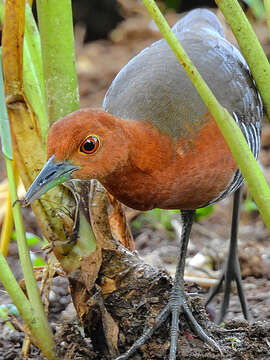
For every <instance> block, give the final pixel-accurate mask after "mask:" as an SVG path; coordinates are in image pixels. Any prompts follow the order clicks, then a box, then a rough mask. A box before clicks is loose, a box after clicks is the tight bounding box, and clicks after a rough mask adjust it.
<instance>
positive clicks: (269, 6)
mask: <svg viewBox="0 0 270 360" xmlns="http://www.w3.org/2000/svg"><path fill="white" fill-rule="evenodd" d="M264 10H265V15H266V20H267V26H268V33H269V36H270V0H264Z"/></svg>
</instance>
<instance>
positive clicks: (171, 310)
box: [115, 287, 222, 360]
mask: <svg viewBox="0 0 270 360" xmlns="http://www.w3.org/2000/svg"><path fill="white" fill-rule="evenodd" d="M181 309H182V311H183V313H184V314H185V316H186V317H187V319H188V320H189V322H190V324H191V327H192V328H193V330H194V332H195V334H196V335H198V336H199V337H200V338H201V339H202V340H203V341H205V342H206V343H207V344H208V345H210V346H211V347H213V348H215V349H217V350H218V351H219V352H220V353H221V354H222V352H221V349H220V347H219V346H218V344H217V343H216V342H215V341H214V340H213V339H211V338H210V337H209V336H208V335H207V334H206V333H205V332H204V330H203V329H202V327H201V326H200V325H199V324H198V322H197V320H196V319H195V318H194V316H193V315H192V312H191V310H190V309H189V307H188V304H187V302H186V299H185V293H184V292H183V291H182V289H179V288H177V289H175V287H173V289H172V293H171V296H170V299H169V301H168V303H167V305H166V306H165V308H164V309H163V310H162V311H161V312H160V313H159V314H158V315H157V317H156V319H155V323H154V325H153V326H148V327H146V328H145V330H144V331H143V334H142V336H141V337H140V338H139V339H138V340H136V341H135V343H134V344H133V345H132V346H131V347H130V348H129V349H128V350H127V351H126V352H125V353H124V354H122V355H120V356H118V357H117V358H116V359H115V360H126V359H128V358H129V357H130V356H131V355H132V354H134V353H135V352H136V351H137V350H138V349H139V348H140V347H141V346H142V345H143V344H145V342H146V341H147V340H149V339H150V338H151V336H152V335H153V333H154V331H155V330H157V329H158V328H159V327H160V325H162V324H163V323H165V322H166V321H167V319H168V317H169V315H170V314H171V346H170V356H169V360H175V359H176V354H177V343H178V335H179V330H178V328H179V326H178V323H179V315H180V311H181Z"/></svg>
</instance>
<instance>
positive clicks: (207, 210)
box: [195, 205, 214, 221]
mask: <svg viewBox="0 0 270 360" xmlns="http://www.w3.org/2000/svg"><path fill="white" fill-rule="evenodd" d="M213 211H214V205H209V206H206V207H204V208H201V209H198V210H196V215H195V221H199V220H200V219H201V218H204V217H208V216H210V215H211V214H212V212H213Z"/></svg>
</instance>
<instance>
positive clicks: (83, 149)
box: [79, 135, 100, 155]
mask: <svg viewBox="0 0 270 360" xmlns="http://www.w3.org/2000/svg"><path fill="white" fill-rule="evenodd" d="M99 147H100V140H99V138H98V137H97V136H96V135H90V136H88V137H87V138H86V139H85V140H83V142H82V143H81V145H80V149H79V152H80V153H83V154H86V155H92V154H94V153H95V152H96V151H97V150H98V149H99Z"/></svg>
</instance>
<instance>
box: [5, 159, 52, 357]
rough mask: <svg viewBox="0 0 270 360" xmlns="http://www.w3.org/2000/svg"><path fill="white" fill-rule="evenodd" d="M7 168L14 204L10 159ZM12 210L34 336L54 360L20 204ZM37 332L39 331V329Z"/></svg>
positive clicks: (50, 334) (13, 183) (14, 191)
mask: <svg viewBox="0 0 270 360" xmlns="http://www.w3.org/2000/svg"><path fill="white" fill-rule="evenodd" d="M6 168H7V177H8V183H9V191H10V195H11V201H12V203H14V202H15V201H16V200H17V191H16V183H15V179H14V174H13V168H12V161H11V160H9V159H6ZM12 210H13V218H14V223H15V228H16V235H17V243H18V249H19V257H20V262H21V266H22V269H23V274H24V279H25V286H26V290H27V294H28V297H29V301H30V303H31V306H32V308H33V314H34V317H35V322H37V323H38V333H35V334H33V336H34V338H36V337H39V339H42V347H41V350H42V351H43V352H44V351H45V353H44V355H45V354H46V353H48V354H50V358H51V359H54V342H53V337H52V332H51V329H50V327H49V324H48V320H47V317H46V315H45V312H44V308H43V305H42V301H41V297H40V293H39V288H38V286H37V282H36V279H35V276H34V273H33V267H32V263H31V259H30V255H29V249H28V246H27V243H26V239H25V231H24V227H23V220H22V215H21V211H20V206H19V203H16V204H15V205H14V206H13V209H12ZM35 331H37V329H36V330H35ZM39 343H40V342H39ZM45 356H46V355H45ZM47 356H49V355H47Z"/></svg>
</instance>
